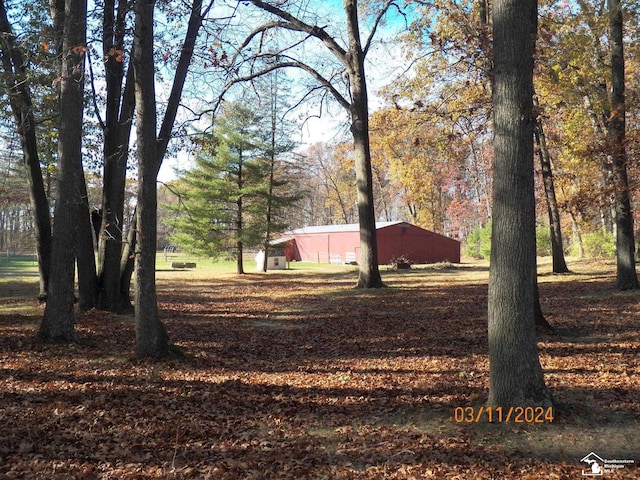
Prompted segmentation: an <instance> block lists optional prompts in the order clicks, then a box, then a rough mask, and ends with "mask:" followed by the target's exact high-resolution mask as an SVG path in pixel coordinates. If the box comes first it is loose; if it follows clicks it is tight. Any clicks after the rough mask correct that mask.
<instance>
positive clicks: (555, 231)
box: [535, 112, 569, 273]
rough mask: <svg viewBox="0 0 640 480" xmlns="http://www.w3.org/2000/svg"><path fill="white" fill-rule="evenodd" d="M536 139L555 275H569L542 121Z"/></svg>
mask: <svg viewBox="0 0 640 480" xmlns="http://www.w3.org/2000/svg"><path fill="white" fill-rule="evenodd" d="M538 113H539V112H538ZM535 139H536V143H537V145H538V156H539V158H540V166H541V169H542V182H543V183H544V195H545V199H546V201H547V212H548V214H549V229H550V236H551V255H552V259H553V267H552V268H553V273H567V272H568V271H569V267H567V262H566V260H565V258H564V245H563V242H562V229H561V226H560V209H559V208H558V201H557V199H556V188H555V184H554V182H553V170H552V168H551V155H550V153H549V148H548V146H547V139H546V137H545V134H544V128H543V125H542V119H541V118H540V116H538V118H537V120H536V128H535Z"/></svg>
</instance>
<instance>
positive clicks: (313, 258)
mask: <svg viewBox="0 0 640 480" xmlns="http://www.w3.org/2000/svg"><path fill="white" fill-rule="evenodd" d="M295 241H296V246H297V249H298V254H299V258H300V260H301V261H303V262H317V263H330V261H332V260H333V261H340V262H341V263H343V262H345V261H346V260H347V253H348V252H352V254H353V253H355V255H356V260H358V259H359V257H360V234H359V232H327V233H318V234H296V235H295Z"/></svg>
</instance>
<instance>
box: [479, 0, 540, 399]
mask: <svg viewBox="0 0 640 480" xmlns="http://www.w3.org/2000/svg"><path fill="white" fill-rule="evenodd" d="M493 18H494V22H493V25H494V62H495V63H494V88H493V108H494V125H495V127H494V128H495V137H494V183H493V202H494V204H493V228H492V239H491V267H490V280H489V364H490V367H489V375H490V380H489V399H488V404H489V405H491V406H502V407H509V406H528V405H531V406H532V405H540V406H551V405H552V399H551V395H550V393H549V391H548V390H547V388H546V386H545V383H544V378H543V374H542V367H541V365H540V360H539V358H538V350H537V345H536V337H535V328H534V321H535V318H534V315H535V307H536V305H535V302H536V298H535V292H536V246H535V198H534V188H533V129H534V123H535V119H534V115H533V49H534V46H535V35H536V26H537V2H536V1H535V0H526V1H518V0H497V1H496V2H495V4H494V12H493Z"/></svg>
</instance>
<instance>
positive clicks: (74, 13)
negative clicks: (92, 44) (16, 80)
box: [39, 0, 88, 342]
mask: <svg viewBox="0 0 640 480" xmlns="http://www.w3.org/2000/svg"><path fill="white" fill-rule="evenodd" d="M86 19H87V2H86V0H66V1H65V4H64V20H63V30H62V49H61V54H62V60H61V65H62V68H61V75H60V100H59V111H60V125H59V134H58V136H59V140H58V181H57V198H56V205H55V215H54V224H53V243H52V254H51V270H50V282H49V294H48V296H47V306H46V308H45V311H44V316H43V319H42V323H41V325H40V332H39V335H40V337H41V338H43V339H45V340H49V341H62V342H68V341H74V340H75V339H76V336H75V331H74V316H73V304H74V273H75V272H74V270H75V262H74V258H75V247H76V243H77V240H78V234H79V221H78V220H79V219H80V218H81V216H82V215H83V214H84V213H86V214H87V215H88V212H86V210H85V201H86V199H83V198H82V193H81V190H80V189H79V188H78V186H79V185H80V183H81V182H83V181H84V174H83V170H82V120H83V109H84V98H83V95H84V55H85V42H86Z"/></svg>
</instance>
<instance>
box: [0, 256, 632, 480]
mask: <svg viewBox="0 0 640 480" xmlns="http://www.w3.org/2000/svg"><path fill="white" fill-rule="evenodd" d="M544 268H545V266H544V265H543V266H542V267H541V271H542V270H544ZM546 268H547V269H548V266H547V267H546ZM571 269H572V271H574V272H577V273H575V274H572V275H570V276H562V277H558V276H546V275H543V276H542V277H541V279H540V280H541V284H540V293H541V299H542V306H543V309H544V310H545V312H546V314H547V319H548V320H549V321H550V322H551V323H552V324H553V325H554V326H555V327H556V329H557V332H558V334H557V335H548V334H544V333H542V332H539V348H540V357H541V362H542V366H543V369H544V372H545V379H546V383H547V385H548V386H549V388H550V389H551V391H552V392H553V395H554V397H555V400H556V402H557V404H558V408H557V410H556V412H555V419H554V421H553V422H552V423H546V422H545V423H543V424H514V423H510V424H487V423H486V422H479V423H468V424H467V423H456V422H455V421H454V416H453V414H454V409H455V408H456V407H459V406H462V407H466V406H474V407H476V408H477V407H479V406H481V405H482V404H483V402H484V401H485V400H486V396H487V389H488V360H487V336H486V330H487V329H486V293H487V284H486V282H487V278H488V272H487V269H486V265H479V264H467V265H462V266H451V265H447V266H443V267H442V268H424V267H423V266H414V268H413V269H411V270H405V271H401V272H397V273H391V272H388V273H386V274H385V275H384V279H385V283H387V285H389V286H390V288H387V289H382V290H376V291H362V290H353V288H352V285H353V283H354V278H355V275H356V273H355V272H351V271H346V272H345V271H342V272H336V271H332V272H329V271H327V272H316V273H313V274H311V273H308V272H307V273H305V272H304V271H300V270H297V271H296V270H294V271H287V272H285V273H278V274H275V273H269V274H266V275H264V274H261V275H258V274H253V275H246V276H243V277H242V278H239V277H234V276H220V275H218V276H215V277H212V274H211V273H210V272H209V273H207V272H206V271H205V270H200V271H199V270H194V271H192V272H179V273H178V272H165V273H163V272H160V273H159V277H160V278H159V281H158V282H159V300H160V309H161V317H162V318H163V321H164V322H165V323H166V325H167V328H168V330H169V333H170V336H171V338H172V339H173V340H174V342H176V344H177V345H178V346H179V347H180V348H181V349H182V350H183V351H184V357H183V358H174V359H169V360H165V361H161V362H157V361H151V360H135V359H133V358H132V354H133V352H134V348H135V346H134V326H133V322H132V319H131V318H130V317H126V316H113V315H111V314H108V313H103V312H98V311H92V312H89V313H86V314H82V315H80V316H79V317H78V322H77V325H76V328H77V332H78V335H79V337H80V338H81V339H82V340H81V342H80V343H78V344H72V345H47V344H43V343H41V342H39V341H37V340H36V339H35V333H36V330H37V325H38V322H39V319H40V315H41V311H40V310H39V309H38V307H37V306H35V302H31V301H30V299H28V297H26V291H24V289H23V288H22V287H21V284H18V283H12V282H8V283H7V282H5V283H2V284H0V285H1V290H0V291H1V292H2V293H1V299H0V301H1V305H0V405H1V407H0V421H1V424H2V431H1V433H0V479H10V478H11V479H13V478H16V479H17V478H19V479H45V478H46V479H65V480H66V479H183V478H184V479H187V478H193V479H202V478H209V479H247V478H253V479H261V478H278V479H280V478H291V479H322V478H326V479H329V478H331V479H356V478H357V479H375V478H397V479H411V478H420V479H425V478H426V479H465V480H466V479H492V478H500V479H513V480H515V479H518V480H520V479H539V478H544V479H554V478H555V479H564V478H580V472H581V469H582V468H583V467H584V465H582V464H580V459H581V458H583V457H584V456H585V455H586V454H588V453H589V452H591V451H594V452H596V453H598V454H599V455H601V456H602V457H603V458H604V457H607V458H629V459H633V458H634V455H635V454H637V444H636V443H635V442H636V441H637V432H638V430H639V427H640V407H639V405H640V401H639V400H640V398H639V391H640V383H639V380H638V376H637V374H638V362H639V361H638V357H637V351H638V347H639V346H640V336H639V334H638V331H637V324H638V320H639V318H638V315H639V313H638V312H639V309H638V306H639V303H640V302H639V299H638V296H637V294H635V293H628V292H627V293H620V292H617V291H615V290H613V287H612V284H613V282H612V278H613V276H614V266H613V265H611V264H608V263H607V264H604V263H598V264H590V265H589V266H588V268H586V267H584V266H583V265H580V264H572V265H571ZM199 272H200V273H199ZM29 288H30V289H33V286H29ZM23 291H24V294H25V296H22V295H23ZM31 303H34V305H31ZM635 460H636V461H638V459H637V456H636V458H635ZM612 478H637V469H636V468H635V467H632V466H629V467H627V468H626V469H624V470H621V471H619V472H618V473H617V474H616V475H615V477H612Z"/></svg>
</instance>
